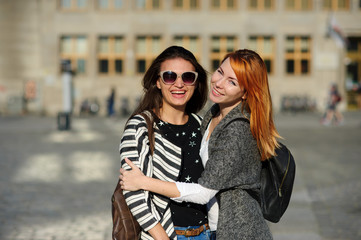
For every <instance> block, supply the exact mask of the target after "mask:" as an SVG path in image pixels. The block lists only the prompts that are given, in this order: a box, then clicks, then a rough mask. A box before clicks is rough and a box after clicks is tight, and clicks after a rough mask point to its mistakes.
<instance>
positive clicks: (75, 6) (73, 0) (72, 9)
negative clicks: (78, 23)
mask: <svg viewBox="0 0 361 240" xmlns="http://www.w3.org/2000/svg"><path fill="white" fill-rule="evenodd" d="M68 1H70V7H69V8H65V7H64V6H63V4H62V2H63V0H58V9H59V10H60V11H63V12H85V11H88V10H89V6H90V3H89V0H84V1H85V7H79V6H78V4H77V2H78V1H79V0H68Z"/></svg>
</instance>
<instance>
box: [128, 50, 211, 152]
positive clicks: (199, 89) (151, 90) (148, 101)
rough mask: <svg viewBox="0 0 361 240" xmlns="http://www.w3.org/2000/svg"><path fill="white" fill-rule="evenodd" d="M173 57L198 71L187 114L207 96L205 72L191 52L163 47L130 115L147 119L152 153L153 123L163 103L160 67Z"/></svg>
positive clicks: (146, 76)
mask: <svg viewBox="0 0 361 240" xmlns="http://www.w3.org/2000/svg"><path fill="white" fill-rule="evenodd" d="M175 58H182V59H184V60H186V61H188V62H190V63H191V64H192V65H193V66H194V68H195V71H196V72H197V73H198V78H197V81H196V83H195V90H194V93H193V95H192V97H191V98H190V100H189V101H188V103H187V105H186V109H185V112H186V113H188V114H190V113H197V112H198V111H200V110H201V109H202V108H203V107H204V105H205V104H206V102H207V98H208V84H207V72H206V71H205V70H204V68H203V67H202V66H201V65H200V64H199V63H198V61H197V59H196V58H195V56H194V55H193V53H191V52H190V51H188V50H187V49H185V48H183V47H180V46H171V47H168V48H167V49H165V50H164V51H163V52H162V53H161V54H160V55H158V57H156V58H155V59H154V61H153V62H152V64H151V65H150V67H149V69H148V70H147V72H146V73H145V75H144V77H143V80H142V86H143V92H144V93H143V96H142V98H141V100H140V102H139V105H138V107H137V108H136V109H135V111H134V112H133V114H132V115H131V116H130V118H132V117H133V116H134V115H137V114H141V115H142V116H143V117H144V118H145V120H146V121H147V125H148V134H149V140H150V141H149V142H150V147H151V152H152V153H153V149H154V129H153V125H154V121H156V120H158V116H159V115H160V109H161V107H162V103H163V96H162V93H161V90H160V89H158V87H157V81H158V79H159V72H160V67H161V64H162V63H163V62H164V61H166V60H170V59H175ZM145 111H148V112H150V113H151V114H152V117H150V116H148V115H146V114H144V112H145ZM130 118H129V119H130ZM129 119H128V120H129ZM151 139H152V140H151Z"/></svg>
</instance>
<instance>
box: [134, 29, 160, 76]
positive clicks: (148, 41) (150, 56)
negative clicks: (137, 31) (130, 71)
mask: <svg viewBox="0 0 361 240" xmlns="http://www.w3.org/2000/svg"><path fill="white" fill-rule="evenodd" d="M140 38H144V39H145V53H139V52H138V49H137V45H138V40H139V39H140ZM154 39H159V45H160V49H159V51H161V49H163V45H164V44H163V39H162V36H161V35H138V36H137V37H136V39H135V45H136V47H135V72H136V74H144V73H145V72H146V71H147V69H148V68H149V67H150V65H151V64H152V62H153V60H154V59H155V58H156V57H157V56H158V55H159V53H160V52H153V49H152V45H153V41H154ZM141 60H143V61H144V62H145V66H144V72H143V71H139V68H138V62H139V61H141Z"/></svg>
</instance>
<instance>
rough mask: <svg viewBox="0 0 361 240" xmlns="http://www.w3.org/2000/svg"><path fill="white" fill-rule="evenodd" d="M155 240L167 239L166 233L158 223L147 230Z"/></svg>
mask: <svg viewBox="0 0 361 240" xmlns="http://www.w3.org/2000/svg"><path fill="white" fill-rule="evenodd" d="M148 232H149V233H150V235H152V237H153V238H154V239H155V240H169V237H168V235H167V233H166V232H165V230H164V228H163V227H162V225H161V224H160V223H158V224H157V225H155V226H154V227H153V228H152V229H150V230H149V231H148Z"/></svg>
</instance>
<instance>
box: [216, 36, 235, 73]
mask: <svg viewBox="0 0 361 240" xmlns="http://www.w3.org/2000/svg"><path fill="white" fill-rule="evenodd" d="M236 49H237V38H236V37H234V36H213V37H212V38H211V56H210V57H211V69H212V71H215V70H216V69H217V68H218V67H219V66H220V64H221V61H222V60H223V58H224V56H225V55H226V54H227V53H229V52H233V51H235V50H236Z"/></svg>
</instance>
